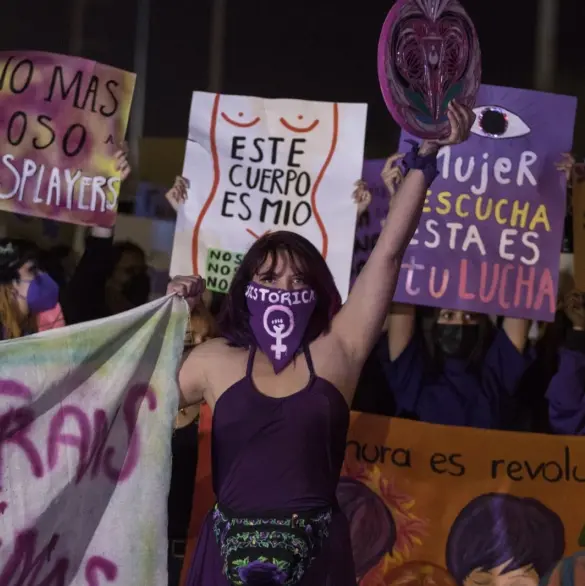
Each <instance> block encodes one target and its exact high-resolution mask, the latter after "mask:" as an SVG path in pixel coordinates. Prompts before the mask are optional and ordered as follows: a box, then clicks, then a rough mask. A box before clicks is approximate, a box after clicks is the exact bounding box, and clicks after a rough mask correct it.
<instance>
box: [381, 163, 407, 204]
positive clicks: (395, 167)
mask: <svg viewBox="0 0 585 586" xmlns="http://www.w3.org/2000/svg"><path fill="white" fill-rule="evenodd" d="M403 158H404V155H403V154H402V153H396V154H395V155H392V156H391V157H389V158H388V160H387V161H386V164H385V165H384V168H383V169H382V173H381V174H380V177H381V178H382V181H383V182H384V185H385V186H386V189H387V190H388V192H389V193H390V197H391V198H392V196H393V195H394V194H395V193H396V190H397V189H398V187H400V184H401V183H402V181H403V180H404V174H403V173H402V168H401V166H400V161H401V160H402V159H403ZM390 201H392V199H390Z"/></svg>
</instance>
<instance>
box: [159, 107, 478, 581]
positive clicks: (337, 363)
mask: <svg viewBox="0 0 585 586" xmlns="http://www.w3.org/2000/svg"><path fill="white" fill-rule="evenodd" d="M448 116H449V120H450V123H451V132H450V135H449V137H447V138H446V139H445V140H441V141H425V142H423V143H422V144H421V145H420V147H419V148H418V149H417V148H414V149H413V151H412V153H410V156H409V157H407V158H405V162H404V164H405V165H406V166H407V167H408V168H409V170H408V172H407V174H406V177H405V179H404V181H403V182H402V185H401V186H400V188H399V190H398V192H397V193H396V196H395V198H394V205H393V207H392V211H391V213H390V214H389V215H388V218H387V220H386V223H385V226H384V228H383V230H382V232H381V234H380V237H379V239H378V242H377V244H376V246H375V248H374V250H373V252H372V254H371V255H370V258H369V259H368V261H367V263H366V265H365V267H364V269H363V270H362V272H361V273H360V275H359V276H358V278H357V280H356V282H355V284H354V286H353V288H352V290H351V292H350V294H349V297H348V300H347V302H346V303H345V305H344V306H343V307H341V299H340V295H339V292H338V291H337V289H336V287H335V283H334V280H333V277H332V275H331V272H330V271H329V269H328V267H327V264H326V262H325V260H324V259H323V257H322V256H321V255H320V253H319V252H318V250H317V249H316V248H315V246H314V245H313V244H311V243H310V242H309V241H308V240H306V239H305V238H303V237H302V236H299V235H297V234H293V233H290V232H273V233H269V234H266V235H264V236H262V237H261V238H259V239H258V240H257V241H256V242H255V243H254V244H253V245H252V247H251V248H250V250H249V251H248V252H247V253H246V255H245V256H244V259H243V261H242V263H241V265H240V267H239V268H238V270H237V272H236V275H235V277H234V279H233V282H232V284H231V287H230V290H229V293H228V296H227V299H226V302H225V303H224V306H223V308H222V314H221V316H220V320H219V327H220V331H221V333H222V337H221V338H217V339H215V340H210V341H208V342H205V343H204V344H201V345H200V346H197V347H196V348H195V349H193V350H192V351H191V352H190V353H189V355H188V356H187V358H186V359H185V361H184V362H183V364H182V366H181V368H180V371H179V386H180V390H181V396H182V398H181V401H182V405H183V406H187V405H193V404H198V403H200V402H201V401H202V400H203V399H204V400H205V401H206V402H207V403H208V404H209V406H210V408H211V409H213V416H214V422H213V428H212V433H213V476H214V487H215V493H216V495H217V499H218V502H217V504H216V506H215V507H214V508H213V511H212V512H210V514H209V515H208V516H207V518H206V521H205V523H204V526H203V529H202V533H201V535H200V537H199V540H198V543H197V549H196V551H195V554H194V559H193V563H192V566H191V569H190V572H189V577H188V584H189V586H203V585H204V586H226V585H227V584H232V585H240V584H253V583H262V582H261V581H262V580H263V581H264V583H265V584H278V583H283V582H285V581H288V582H287V583H289V584H298V585H299V586H301V585H302V586H350V585H351V586H354V585H355V581H356V578H355V570H354V567H353V558H352V554H351V542H350V532H349V526H348V521H347V519H346V517H345V516H344V514H343V513H342V512H341V511H340V510H339V508H338V505H337V502H336V498H335V490H336V487H337V483H338V481H339V476H340V471H341V465H342V462H343V458H344V452H345V442H346V436H347V430H348V426H349V406H350V405H351V402H352V399H353V394H354V391H355V386H356V383H357V380H358V378H359V373H360V371H361V369H362V366H363V364H364V362H365V360H366V358H367V357H368V355H369V354H370V351H371V350H372V348H373V346H374V344H375V343H376V341H377V340H378V337H379V336H380V333H381V330H382V327H383V324H384V321H385V319H386V312H387V308H388V306H389V304H390V301H391V299H392V296H393V294H394V291H395V288H396V283H397V280H398V275H399V272H400V266H401V263H402V256H403V254H404V250H405V248H406V246H407V244H408V242H409V241H410V238H411V237H412V235H413V234H414V231H415V229H416V226H417V225H418V222H419V220H420V216H421V213H422V208H423V205H424V200H425V195H426V191H427V189H428V187H429V185H430V184H431V183H432V181H433V180H434V178H435V177H436V175H437V157H436V156H437V151H438V149H439V148H440V147H441V146H443V145H452V144H457V143H459V142H462V141H463V140H465V139H466V137H467V136H468V134H469V131H470V128H471V124H472V123H473V119H474V115H473V113H472V111H471V110H469V109H468V108H466V107H464V106H461V105H459V104H457V103H451V104H450V105H449V108H448ZM203 290H204V282H203V280H202V279H201V278H200V277H197V276H194V277H177V278H175V279H173V281H172V282H171V284H170V286H169V292H173V293H175V294H178V295H180V296H182V297H184V298H186V299H187V301H188V302H189V303H190V304H193V303H195V302H197V301H198V299H199V298H200V297H201V294H202V292H203Z"/></svg>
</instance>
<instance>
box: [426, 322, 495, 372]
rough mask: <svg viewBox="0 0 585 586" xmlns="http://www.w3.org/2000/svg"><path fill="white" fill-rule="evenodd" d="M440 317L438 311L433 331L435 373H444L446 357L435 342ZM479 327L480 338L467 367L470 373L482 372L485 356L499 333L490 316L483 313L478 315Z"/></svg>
mask: <svg viewBox="0 0 585 586" xmlns="http://www.w3.org/2000/svg"><path fill="white" fill-rule="evenodd" d="M438 317H439V312H438V311H437V312H436V314H435V322H434V324H433V330H432V340H433V345H432V356H433V362H432V366H433V370H434V371H435V372H443V366H444V356H443V354H442V352H441V351H440V349H439V348H438V346H437V344H436V342H435V340H436V339H437V336H436V329H437V325H438V323H437V322H438ZM478 327H479V336H478V339H477V344H476V346H475V348H474V349H473V352H472V353H471V354H470V356H469V359H468V361H467V367H468V370H469V371H470V372H480V371H481V368H482V366H483V361H484V358H485V355H486V354H487V351H488V350H489V348H490V346H491V345H492V342H493V341H494V338H495V336H496V333H497V328H496V326H494V324H493V322H492V320H491V319H490V318H489V316H488V315H485V314H483V313H482V314H479V315H478Z"/></svg>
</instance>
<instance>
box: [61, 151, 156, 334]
mask: <svg viewBox="0 0 585 586" xmlns="http://www.w3.org/2000/svg"><path fill="white" fill-rule="evenodd" d="M115 158H116V168H117V169H118V171H119V173H120V182H121V183H122V182H124V181H125V180H126V179H127V178H128V175H129V174H130V165H129V163H128V159H127V152H126V150H124V149H122V150H119V151H118V152H117V153H116V155H115ZM149 294H150V281H149V278H148V270H147V265H146V255H145V254H144V251H143V250H142V249H141V248H140V247H139V246H137V245H136V244H133V243H132V242H117V243H114V241H113V229H110V228H100V227H93V228H91V232H90V235H89V236H88V238H87V240H86V244H85V251H84V254H83V256H82V257H81V259H80V261H79V263H78V265H77V268H76V269H75V272H74V274H73V276H72V277H71V280H70V281H69V283H68V285H67V287H66V289H65V291H64V292H63V296H62V303H63V310H64V313H65V318H66V321H67V323H68V324H75V323H81V322H86V321H91V320H95V319H100V318H103V317H108V316H110V315H115V314H117V313H121V312H123V311H127V310H129V309H133V308H134V307H138V306H139V305H142V304H144V303H146V302H147V301H148V299H149Z"/></svg>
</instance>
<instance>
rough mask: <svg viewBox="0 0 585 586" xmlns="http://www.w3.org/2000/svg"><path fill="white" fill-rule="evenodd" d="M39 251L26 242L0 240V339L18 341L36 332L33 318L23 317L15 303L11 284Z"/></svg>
mask: <svg viewBox="0 0 585 586" xmlns="http://www.w3.org/2000/svg"><path fill="white" fill-rule="evenodd" d="M37 256H38V249H37V248H36V246H34V245H33V244H32V243H30V242H28V241H27V240H20V239H15V238H0V339H2V340H9V339H14V338H20V337H21V336H23V335H25V334H30V333H34V332H35V331H36V327H37V325H36V321H35V320H34V318H33V316H25V315H22V313H21V311H20V309H19V307H18V304H17V303H16V301H15V299H14V291H13V287H12V283H13V282H14V281H18V280H19V278H20V277H19V269H20V268H21V267H22V266H23V265H24V264H26V263H27V262H28V261H33V262H35V263H36V261H37Z"/></svg>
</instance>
